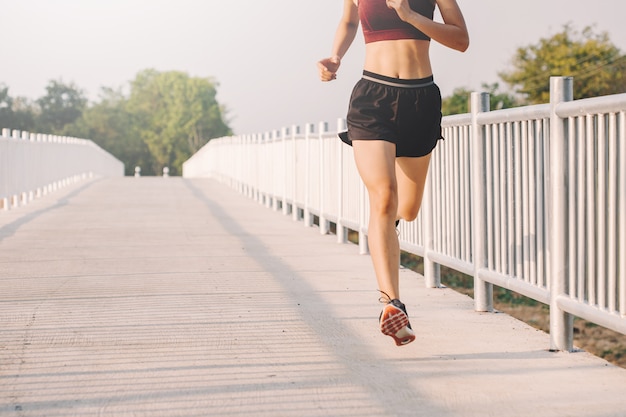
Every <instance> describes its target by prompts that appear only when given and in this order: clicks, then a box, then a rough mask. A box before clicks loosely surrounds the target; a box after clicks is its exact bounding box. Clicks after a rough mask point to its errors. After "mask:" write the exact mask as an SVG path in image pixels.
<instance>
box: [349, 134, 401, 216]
mask: <svg viewBox="0 0 626 417" xmlns="http://www.w3.org/2000/svg"><path fill="white" fill-rule="evenodd" d="M352 147H353V149H354V160H355V162H356V166H357V169H358V171H359V175H360V176H361V179H362V180H363V183H364V184H365V187H366V188H367V190H368V192H369V194H370V199H375V200H374V201H378V200H381V202H383V203H384V204H385V205H387V204H389V202H390V201H388V200H390V199H391V200H393V204H394V205H395V204H397V182H396V169H395V159H396V156H395V155H396V146H395V144H393V143H391V142H386V141H383V140H354V141H353V142H352Z"/></svg>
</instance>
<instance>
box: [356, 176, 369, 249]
mask: <svg viewBox="0 0 626 417" xmlns="http://www.w3.org/2000/svg"><path fill="white" fill-rule="evenodd" d="M368 204H369V202H368V196H367V189H366V188H365V183H364V182H363V180H361V179H359V254H360V255H367V254H369V253H370V248H369V244H368V242H367V234H366V233H365V227H366V226H367V222H366V220H367V213H366V212H365V209H366V207H367V205H368Z"/></svg>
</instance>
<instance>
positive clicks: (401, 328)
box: [380, 304, 415, 346]
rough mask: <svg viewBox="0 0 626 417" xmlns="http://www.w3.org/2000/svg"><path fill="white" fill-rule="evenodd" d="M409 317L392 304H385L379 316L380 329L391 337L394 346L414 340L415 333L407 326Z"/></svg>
mask: <svg viewBox="0 0 626 417" xmlns="http://www.w3.org/2000/svg"><path fill="white" fill-rule="evenodd" d="M408 325H409V317H408V316H407V315H406V314H405V313H404V311H402V310H401V309H399V308H398V307H396V306H394V305H393V304H388V305H387V306H385V309H384V310H383V312H382V314H381V317H380V331H381V332H382V333H383V334H384V335H386V336H390V337H391V338H393V340H394V341H395V342H396V346H404V345H408V344H409V343H411V342H412V341H414V340H415V334H414V333H413V331H412V330H411V329H410V328H409V327H408Z"/></svg>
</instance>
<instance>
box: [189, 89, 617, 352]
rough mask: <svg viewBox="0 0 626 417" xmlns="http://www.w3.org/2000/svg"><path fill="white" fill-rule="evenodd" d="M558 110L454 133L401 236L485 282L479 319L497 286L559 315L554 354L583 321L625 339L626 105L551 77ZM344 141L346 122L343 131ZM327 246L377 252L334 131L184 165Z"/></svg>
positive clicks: (310, 131) (285, 135) (433, 260)
mask: <svg viewBox="0 0 626 417" xmlns="http://www.w3.org/2000/svg"><path fill="white" fill-rule="evenodd" d="M550 82H551V102H550V103H549V104H543V105H535V106H527V107H520V108H514V109H505V110H497V111H489V96H488V94H485V93H473V94H472V97H471V113H468V114H462V115H455V116H448V117H445V118H444V120H443V124H442V126H443V130H444V137H445V138H446V139H445V141H444V142H443V143H441V144H440V145H439V146H438V147H437V148H436V150H435V151H434V153H433V157H432V164H431V170H430V172H429V176H428V180H427V186H426V191H425V195H424V201H423V205H422V210H421V212H420V214H419V216H418V218H417V219H416V220H415V221H413V222H410V223H406V222H401V224H400V227H399V228H400V244H401V247H402V249H403V250H405V251H408V252H411V253H414V254H417V255H419V256H422V257H423V258H424V276H425V278H426V284H427V285H428V286H430V287H437V286H439V285H440V278H439V271H440V268H439V266H440V265H445V266H447V267H450V268H452V269H456V270H458V271H461V272H463V273H466V274H469V275H471V276H473V277H474V293H475V297H474V299H475V308H476V310H478V311H491V310H492V308H493V307H492V306H493V304H492V303H493V288H492V286H493V285H494V284H495V285H497V286H501V287H504V288H507V289H510V290H512V291H515V292H518V293H520V294H523V295H525V296H528V297H530V298H533V299H535V300H538V301H540V302H542V303H545V304H547V305H549V307H550V334H551V346H550V348H551V349H555V350H572V348H573V316H574V315H575V316H578V317H581V318H584V319H586V320H589V321H591V322H594V323H597V324H600V325H603V326H605V327H608V328H611V329H613V330H616V331H618V332H621V333H624V334H626V94H618V95H614V96H606V97H597V98H592V99H584V100H576V101H572V98H573V87H572V86H573V80H572V79H571V78H568V77H553V78H551V80H550ZM343 129H344V121H343V120H339V122H338V125H337V131H341V130H343ZM183 175H184V176H185V177H213V178H216V179H218V180H220V181H222V182H224V183H226V184H229V185H230V186H232V187H234V188H236V189H238V190H239V191H240V192H242V193H244V194H246V195H248V196H250V197H251V198H255V199H257V200H258V201H260V202H262V203H264V204H266V205H267V206H268V207H273V208H274V209H276V210H278V209H281V210H282V211H283V212H284V213H285V214H291V215H292V216H294V219H302V220H303V221H304V224H305V225H306V226H311V225H312V224H313V222H314V219H317V221H318V224H319V228H320V232H321V233H327V232H328V230H329V226H330V224H331V223H332V224H334V225H336V231H337V236H338V241H339V242H345V241H346V229H352V230H356V231H358V232H359V236H360V238H359V245H360V251H361V252H362V253H366V252H367V220H368V210H369V208H368V199H367V195H366V190H365V188H364V186H363V184H362V182H361V181H360V179H359V176H358V173H357V170H356V167H355V164H354V161H353V159H352V151H351V148H350V147H347V146H345V145H343V144H342V143H341V141H339V140H338V139H337V138H336V132H330V131H329V128H328V125H327V124H325V123H322V124H320V125H319V126H317V129H316V126H314V125H306V126H305V128H304V129H303V130H302V131H301V130H300V129H299V128H298V127H295V126H294V127H291V128H285V129H282V130H280V131H274V132H269V133H264V134H256V135H244V136H235V137H227V138H220V139H215V140H212V141H210V142H209V143H208V144H207V145H206V146H205V147H203V148H202V149H201V150H200V151H199V152H198V153H197V154H195V155H194V156H193V157H192V158H190V159H189V160H188V161H187V162H185V164H184V165H183Z"/></svg>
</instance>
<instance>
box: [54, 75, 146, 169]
mask: <svg viewBox="0 0 626 417" xmlns="http://www.w3.org/2000/svg"><path fill="white" fill-rule="evenodd" d="M126 107H127V99H126V97H125V96H124V95H123V93H122V92H121V91H119V90H114V89H111V88H106V87H105V88H102V90H101V93H100V101H98V102H97V103H95V104H93V105H92V106H90V107H89V108H87V109H86V110H85V111H84V112H83V114H82V117H81V118H80V119H79V120H77V121H76V123H74V124H72V125H70V126H68V127H66V129H65V131H64V134H65V135H69V136H75V137H80V138H91V139H92V140H93V141H94V142H95V143H97V144H98V145H99V146H100V147H102V148H103V149H106V150H107V151H108V152H110V153H111V154H113V155H114V156H115V157H116V158H118V159H120V160H122V161H124V166H125V174H126V175H133V173H134V171H135V167H136V166H140V167H150V166H152V157H151V155H150V151H149V149H148V147H147V146H146V144H145V143H144V142H143V141H142V140H141V138H140V137H139V136H138V135H137V134H136V133H135V129H134V126H133V118H132V115H131V114H130V113H129V112H128V111H127V109H126ZM143 174H148V175H150V174H155V172H150V170H149V169H144V170H143Z"/></svg>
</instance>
